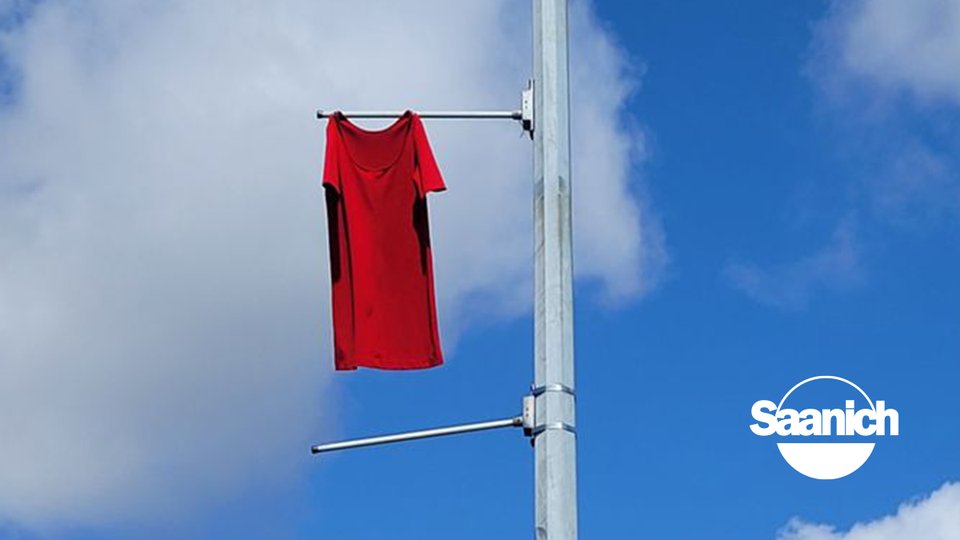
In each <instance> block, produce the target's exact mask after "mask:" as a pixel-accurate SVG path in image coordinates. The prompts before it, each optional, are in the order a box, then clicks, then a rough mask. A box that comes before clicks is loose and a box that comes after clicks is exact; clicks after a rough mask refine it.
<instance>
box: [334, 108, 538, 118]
mask: <svg viewBox="0 0 960 540" xmlns="http://www.w3.org/2000/svg"><path fill="white" fill-rule="evenodd" d="M335 112H337V111H324V110H318V111H317V118H329V117H330V116H331V115H333V113H335ZM340 112H341V113H342V114H343V115H344V116H346V117H349V118H399V117H401V116H403V114H404V112H406V111H399V112H398V111H340ZM417 115H418V116H419V117H420V118H464V119H470V118H477V119H483V118H490V119H495V118H506V119H508V120H521V119H523V113H522V112H521V111H423V112H418V113H417Z"/></svg>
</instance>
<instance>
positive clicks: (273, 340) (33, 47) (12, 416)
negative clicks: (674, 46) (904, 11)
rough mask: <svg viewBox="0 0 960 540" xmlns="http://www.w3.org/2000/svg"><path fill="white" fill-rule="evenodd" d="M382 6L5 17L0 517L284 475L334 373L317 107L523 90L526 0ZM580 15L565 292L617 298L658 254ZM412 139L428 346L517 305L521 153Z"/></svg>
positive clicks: (467, 142)
mask: <svg viewBox="0 0 960 540" xmlns="http://www.w3.org/2000/svg"><path fill="white" fill-rule="evenodd" d="M392 7H393V2H388V1H386V0H369V1H365V2H337V1H332V0H331V1H324V2H316V1H308V0H296V1H290V2H280V3H269V2H253V1H240V2H234V1H229V2H228V1H220V2H214V1H210V2H190V1H187V0H177V1H171V2H163V3H153V2H147V1H134V2H120V3H118V2H111V1H108V0H96V1H84V2H81V1H72V0H51V1H48V2H44V3H41V4H39V5H37V6H34V7H31V6H30V5H29V3H24V2H20V1H16V2H12V3H11V2H6V3H0V13H4V12H6V13H7V15H9V14H10V13H12V10H17V9H24V8H28V9H32V10H33V12H32V14H31V15H30V16H29V17H28V18H26V19H25V20H24V21H23V22H22V24H12V25H11V24H7V25H0V28H5V30H3V33H2V34H0V54H2V56H3V62H0V66H3V65H6V66H8V68H10V69H13V70H14V73H16V74H17V80H16V81H15V82H16V84H15V85H14V93H13V95H12V96H10V97H9V99H8V101H9V103H8V104H6V105H2V106H0V163H2V164H3V165H2V168H0V434H2V437H3V439H2V442H0V449H2V450H0V522H3V521H6V522H9V523H13V524H14V525H16V526H18V527H26V528H29V529H36V530H47V531H51V530H57V529H58V528H60V527H70V526H94V527H96V526H110V527H112V526H136V525H137V524H144V523H151V522H160V521H171V520H172V521H176V520H177V519H186V518H188V517H189V516H185V515H184V512H187V511H186V510H184V509H191V510H190V511H194V512H203V511H204V510H205V508H206V507H205V506H204V505H205V504H208V502H209V501H212V500H221V499H224V498H229V497H233V496H238V495H237V494H244V493H247V494H249V493H253V492H258V493H265V494H270V493H280V492H282V491H283V490H285V489H289V488H286V487H282V486H288V485H291V484H295V481H294V479H295V478H297V477H298V473H302V469H301V467H302V465H304V463H305V461H306V460H307V459H309V458H308V456H306V455H305V452H304V448H306V445H307V444H308V443H309V442H311V441H312V440H313V438H314V437H316V436H317V435H318V429H319V422H320V420H321V414H329V413H328V412H325V411H327V410H328V409H329V403H327V402H326V401H325V400H324V399H323V393H324V392H323V389H324V387H325V383H326V373H328V371H329V369H330V368H331V365H332V360H331V358H330V354H329V345H328V343H327V339H328V330H327V329H328V319H327V312H328V305H327V295H328V289H327V283H326V282H327V280H328V277H327V276H328V273H327V268H326V262H325V260H326V251H325V250H326V237H325V225H324V215H325V212H324V208H323V199H322V193H321V190H320V188H319V169H320V161H321V157H322V147H323V145H322V124H320V123H318V122H317V121H316V120H315V119H314V118H313V116H312V111H313V109H314V108H316V107H329V108H335V107H345V108H346V107H349V108H357V109H362V108H378V109H380V108H396V109H402V108H405V107H408V106H409V107H412V108H414V109H426V108H434V109H443V108H503V107H512V106H515V105H516V102H517V101H519V92H520V90H521V88H522V86H523V85H524V84H525V80H526V77H527V76H528V74H529V73H528V66H529V60H530V52H529V50H530V49H529V31H528V29H527V27H526V26H527V21H528V20H529V12H528V10H527V9H526V4H525V3H520V4H517V3H515V2H508V1H506V0H500V1H487V0H485V1H475V2H446V1H443V0H429V1H428V0H424V1H420V2H411V3H407V4H405V7H404V9H403V10H399V11H398V10H396V9H392ZM574 9H576V10H578V15H577V16H576V17H572V21H573V29H572V30H573V43H572V48H573V51H574V52H573V55H572V56H573V59H574V61H575V64H574V66H573V80H574V89H573V91H574V105H575V107H574V110H575V114H574V118H573V122H574V123H573V125H574V129H575V132H574V143H575V144H576V145H577V146H576V150H575V155H574V156H573V158H574V164H575V170H576V172H577V176H576V177H575V179H574V180H575V182H576V190H577V191H576V195H577V198H578V200H577V202H576V204H575V213H576V216H577V218H578V219H577V220H576V232H575V235H576V242H577V248H576V249H577V257H578V260H577V270H578V275H579V276H580V277H581V278H588V279H592V280H597V281H599V282H600V283H601V284H602V285H603V287H604V290H605V291H606V294H607V295H608V296H609V297H612V298H622V297H626V296H633V295H636V294H637V293H640V292H642V291H643V290H646V289H647V288H649V286H650V284H651V283H652V282H653V281H654V279H655V277H656V274H657V270H658V268H659V266H660V265H662V262H663V246H662V235H661V234H660V232H659V227H658V225H657V222H656V220H655V218H653V217H652V216H651V215H650V214H649V213H648V209H649V202H648V201H646V200H643V199H641V198H638V197H637V196H636V195H635V194H636V193H639V191H637V190H636V187H637V186H636V185H635V184H633V183H632V178H635V175H633V174H631V166H632V164H634V163H635V160H636V159H637V157H638V155H639V154H638V150H640V149H642V145H643V141H642V138H641V137H638V136H637V135H636V134H635V132H634V131H631V130H628V129H627V128H625V127H624V124H622V121H623V120H622V113H623V104H624V100H625V98H626V95H627V93H628V90H629V89H630V88H631V86H632V85H633V84H635V81H631V80H630V77H631V75H629V73H628V72H627V64H626V58H625V57H624V55H623V53H622V52H621V51H620V50H619V49H617V48H616V47H615V46H614V45H613V44H612V41H611V40H610V37H609V36H607V35H606V34H605V31H604V30H602V29H601V27H600V25H599V24H598V23H597V21H595V20H594V18H593V17H592V16H590V15H589V10H588V8H587V7H586V6H585V5H584V4H582V3H575V4H574ZM360 21H362V23H361V22H360ZM521 23H522V24H521ZM0 69H2V68H0ZM7 76H9V73H8V74H7ZM427 129H428V131H429V133H430V135H431V138H432V140H433V143H434V146H435V150H436V152H437V155H438V157H439V159H440V161H441V167H442V169H443V170H444V172H445V174H446V176H447V182H448V185H449V186H450V188H451V189H450V191H448V192H446V193H444V194H442V195H440V196H438V197H435V198H434V199H433V200H432V202H431V204H432V206H431V212H432V216H431V221H432V225H433V233H434V243H435V251H436V253H435V257H436V267H437V273H438V287H439V297H440V303H441V316H442V317H443V318H444V320H445V323H446V324H445V326H444V330H445V332H446V333H447V334H448V335H449V334H452V333H454V332H455V331H456V328H458V327H462V325H464V324H469V321H470V318H471V316H472V314H473V313H475V312H477V311H483V312H484V313H486V314H487V315H488V316H489V315H494V316H497V317H503V316H511V315H513V314H516V313H518V312H520V311H522V310H525V309H528V307H529V302H530V298H531V296H532V293H531V290H530V275H531V273H532V269H531V267H530V263H531V260H530V251H531V245H532V238H531V237H530V211H531V192H532V188H531V181H530V172H531V164H530V151H529V143H528V142H527V141H525V140H524V139H522V138H521V136H520V133H519V128H518V127H517V126H515V125H508V124H505V123H471V124H467V123H464V122H459V123H454V122H451V123H441V122H435V123H430V124H429V125H428V126H427ZM449 342H450V340H448V343H449ZM453 360H454V361H455V358H454V359H453ZM318 411H319V412H318ZM271 490H272V491H271Z"/></svg>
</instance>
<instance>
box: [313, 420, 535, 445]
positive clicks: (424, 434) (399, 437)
mask: <svg viewBox="0 0 960 540" xmlns="http://www.w3.org/2000/svg"><path fill="white" fill-rule="evenodd" d="M505 427H523V417H522V416H516V417H513V418H504V419H503V420H491V421H489V422H476V423H473V424H460V425H457V426H448V427H441V428H434V429H424V430H421V431H409V432H406V433H396V434H394V435H380V436H379V437H368V438H366V439H354V440H352V441H341V442H335V443H328V444H318V445H316V446H312V447H311V448H310V451H311V452H313V453H314V454H319V453H321V452H332V451H334V450H346V449H348V448H360V447H363V446H375V445H378V444H387V443H395V442H402V441H412V440H416V439H426V438H429V437H442V436H445V435H456V434H458V433H469V432H471V431H484V430H488V429H497V428H505Z"/></svg>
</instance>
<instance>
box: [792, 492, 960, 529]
mask: <svg viewBox="0 0 960 540" xmlns="http://www.w3.org/2000/svg"><path fill="white" fill-rule="evenodd" d="M906 539H910V540H913V539H916V540H960V484H958V483H947V484H945V485H944V486H943V487H941V488H940V489H938V490H937V491H934V492H933V493H931V494H930V495H929V496H927V497H924V498H922V499H919V500H915V501H910V502H907V503H904V504H902V505H901V506H900V508H898V509H897V512H896V513H895V514H893V515H890V516H885V517H882V518H879V519H877V520H874V521H868V522H865V523H857V524H856V525H854V526H853V527H851V528H850V529H849V530H847V531H839V530H837V528H836V527H834V526H831V525H822V524H811V523H807V522H804V521H802V520H799V519H794V520H792V521H791V522H790V523H789V524H788V525H787V526H786V527H785V528H784V530H783V531H781V532H780V534H778V535H777V540H906Z"/></svg>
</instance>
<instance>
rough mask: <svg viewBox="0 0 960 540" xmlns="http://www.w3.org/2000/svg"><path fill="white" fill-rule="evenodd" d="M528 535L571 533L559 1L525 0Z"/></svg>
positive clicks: (571, 406) (572, 452)
mask: <svg viewBox="0 0 960 540" xmlns="http://www.w3.org/2000/svg"><path fill="white" fill-rule="evenodd" d="M533 39H534V43H533V51H534V58H533V74H534V75H533V76H534V102H535V107H534V126H535V127H534V132H533V134H534V162H533V163H534V167H533V168H534V227H535V234H534V241H535V247H534V249H535V263H534V266H535V273H536V275H535V278H534V281H535V288H536V292H535V312H534V326H535V338H534V386H535V387H536V388H538V389H540V390H539V391H535V393H536V394H538V395H537V397H536V400H537V401H536V407H535V411H536V418H535V427H534V430H533V431H534V433H535V434H536V435H535V439H534V452H535V454H536V458H535V459H536V463H535V467H534V469H535V473H534V474H535V482H536V495H535V498H536V538H537V540H576V538H577V451H576V450H577V449H576V433H575V432H576V416H575V401H574V392H573V389H574V388H575V386H574V380H573V379H574V377H573V264H572V259H573V253H572V238H571V192H570V121H569V118H570V101H569V81H568V78H569V77H568V73H567V69H568V60H567V0H533Z"/></svg>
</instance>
